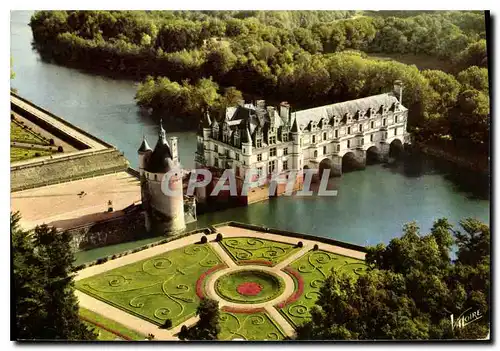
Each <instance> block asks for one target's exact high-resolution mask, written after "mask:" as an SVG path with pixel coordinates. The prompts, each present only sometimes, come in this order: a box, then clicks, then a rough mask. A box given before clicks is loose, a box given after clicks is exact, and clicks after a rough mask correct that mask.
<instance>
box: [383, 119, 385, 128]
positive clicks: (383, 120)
mask: <svg viewBox="0 0 500 351" xmlns="http://www.w3.org/2000/svg"><path fill="white" fill-rule="evenodd" d="M382 125H383V126H384V127H385V118H384V119H383V120H382Z"/></svg>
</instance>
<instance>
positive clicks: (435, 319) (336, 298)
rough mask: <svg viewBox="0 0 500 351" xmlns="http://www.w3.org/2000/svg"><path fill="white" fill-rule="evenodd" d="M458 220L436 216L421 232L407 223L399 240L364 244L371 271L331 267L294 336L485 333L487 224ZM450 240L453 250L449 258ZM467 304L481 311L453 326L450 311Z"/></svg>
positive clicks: (432, 336)
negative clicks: (352, 272) (357, 273)
mask: <svg viewBox="0 0 500 351" xmlns="http://www.w3.org/2000/svg"><path fill="white" fill-rule="evenodd" d="M460 225H461V227H462V228H463V229H464V231H465V233H461V232H459V231H456V232H455V231H454V230H453V226H452V225H451V224H450V223H449V222H448V221H447V220H446V219H439V220H438V221H436V222H435V223H434V226H433V227H432V229H431V233H429V234H428V235H423V236H422V235H420V233H419V228H418V227H417V226H416V224H415V223H408V224H407V225H405V226H404V229H403V235H402V237H401V238H396V239H393V240H391V242H390V243H389V245H388V246H385V245H383V244H379V245H378V246H376V247H373V248H370V249H369V252H368V253H367V255H366V262H367V263H368V264H371V265H372V266H373V270H370V271H368V272H366V274H364V275H361V276H360V277H359V278H358V279H357V280H354V279H352V277H350V276H348V275H345V274H342V273H339V272H337V271H333V272H332V274H331V275H330V276H329V277H328V278H327V279H326V281H325V283H324V284H323V285H322V287H321V289H320V292H319V298H318V300H317V306H316V307H315V308H314V309H313V310H312V312H311V315H312V316H311V321H310V322H308V323H306V324H304V325H302V326H300V327H299V328H298V329H297V338H298V339H301V340H324V339H342V340H345V339H355V340H371V339H389V340H402V339H404V340H408V339H420V340H425V339H453V338H484V337H485V336H486V334H487V332H488V329H489V288H490V283H489V282H490V278H489V260H490V256H489V250H490V235H489V228H488V226H487V225H485V224H483V223H481V222H479V221H477V220H475V219H466V220H464V221H462V222H461V223H460ZM452 234H454V235H455V239H453V236H452ZM454 243H455V244H457V246H458V248H459V249H458V254H457V260H455V261H452V260H451V259H450V250H451V247H452V245H453V244H454ZM469 307H471V308H474V309H479V310H480V311H481V313H482V314H483V315H484V316H485V317H484V318H482V319H480V320H478V321H476V322H474V323H473V324H471V325H470V326H467V327H465V328H464V329H458V328H455V329H454V330H453V329H452V328H451V322H450V315H451V314H454V315H455V316H459V315H460V314H461V313H462V312H463V311H465V310H466V309H467V308H469Z"/></svg>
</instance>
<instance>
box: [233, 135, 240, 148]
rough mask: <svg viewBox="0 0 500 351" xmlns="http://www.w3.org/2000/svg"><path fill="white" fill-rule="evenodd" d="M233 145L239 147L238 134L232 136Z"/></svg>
mask: <svg viewBox="0 0 500 351" xmlns="http://www.w3.org/2000/svg"><path fill="white" fill-rule="evenodd" d="M234 145H235V146H236V147H240V136H239V135H238V134H235V135H234Z"/></svg>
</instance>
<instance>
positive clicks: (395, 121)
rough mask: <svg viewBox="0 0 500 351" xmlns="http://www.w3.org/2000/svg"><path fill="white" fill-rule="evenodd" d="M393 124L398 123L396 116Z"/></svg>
mask: <svg viewBox="0 0 500 351" xmlns="http://www.w3.org/2000/svg"><path fill="white" fill-rule="evenodd" d="M394 123H398V116H397V115H396V117H394Z"/></svg>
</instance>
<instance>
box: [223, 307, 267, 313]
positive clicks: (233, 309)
mask: <svg viewBox="0 0 500 351" xmlns="http://www.w3.org/2000/svg"><path fill="white" fill-rule="evenodd" d="M265 310H266V309H265V308H264V307H258V308H252V307H247V308H237V307H230V306H224V307H222V311H224V312H230V313H257V312H265Z"/></svg>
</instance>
